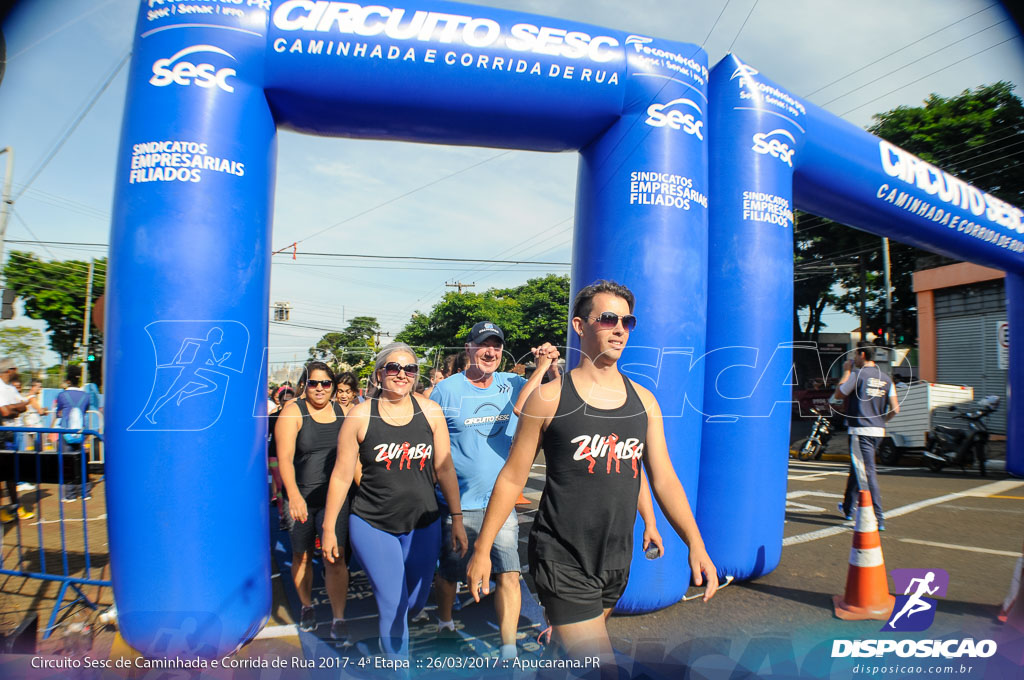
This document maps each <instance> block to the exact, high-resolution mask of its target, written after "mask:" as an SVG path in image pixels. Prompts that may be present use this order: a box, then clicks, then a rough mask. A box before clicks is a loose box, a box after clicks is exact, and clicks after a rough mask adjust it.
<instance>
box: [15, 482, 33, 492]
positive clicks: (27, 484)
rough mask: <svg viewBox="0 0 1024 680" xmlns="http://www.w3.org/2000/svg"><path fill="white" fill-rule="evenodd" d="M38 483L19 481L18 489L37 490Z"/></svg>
mask: <svg viewBox="0 0 1024 680" xmlns="http://www.w3.org/2000/svg"><path fill="white" fill-rule="evenodd" d="M35 490H36V485H35V484H33V483H31V482H18V491H35Z"/></svg>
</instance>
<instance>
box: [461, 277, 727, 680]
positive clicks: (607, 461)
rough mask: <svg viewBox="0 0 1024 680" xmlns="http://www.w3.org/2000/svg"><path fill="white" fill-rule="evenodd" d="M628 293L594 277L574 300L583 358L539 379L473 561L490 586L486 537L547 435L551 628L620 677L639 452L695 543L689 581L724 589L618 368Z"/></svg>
mask: <svg viewBox="0 0 1024 680" xmlns="http://www.w3.org/2000/svg"><path fill="white" fill-rule="evenodd" d="M633 302H634V300H633V294H632V293H631V292H630V291H629V289H628V288H626V287H625V286H622V285H620V284H617V283H614V282H609V281H599V282H597V283H595V284H592V285H590V286H587V287H586V288H584V289H582V290H581V291H580V292H579V293H578V294H577V296H576V300H575V301H574V303H573V318H572V327H573V331H574V332H575V333H577V334H578V335H579V337H580V352H581V355H582V356H581V359H580V363H579V366H577V367H576V368H575V369H573V370H572V371H570V372H569V373H568V374H566V375H564V376H562V379H561V380H560V381H552V382H550V383H547V384H545V385H541V386H540V387H539V388H537V390H536V391H535V392H534V393H533V394H532V395H531V396H530V398H529V399H528V400H527V402H526V404H525V406H524V407H523V412H522V416H521V417H520V422H519V428H518V430H517V431H516V436H515V440H514V441H513V443H512V450H511V452H510V453H509V457H508V462H507V463H506V464H505V467H504V468H503V469H502V471H501V473H500V474H499V476H498V480H497V482H496V483H495V485H494V491H493V492H492V493H491V499H490V502H489V503H488V505H487V514H486V516H485V518H484V524H483V528H482V529H481V531H480V536H479V538H478V539H477V541H476V545H475V546H474V554H473V558H472V560H471V561H470V563H469V567H468V570H467V581H468V583H469V584H470V590H471V591H472V592H473V597H474V598H477V599H479V593H480V592H483V594H485V595H486V594H487V593H488V589H489V585H488V582H487V579H488V576H489V574H490V573H491V565H490V550H491V543H492V542H493V541H494V537H495V535H496V534H497V533H498V530H499V528H500V527H501V523H502V521H504V518H505V517H507V516H508V513H509V512H510V511H511V510H512V507H513V505H514V503H515V500H516V498H517V497H518V495H519V493H520V492H521V491H522V489H523V487H524V486H525V485H526V481H527V479H528V477H529V474H530V467H531V465H532V464H533V460H534V457H535V456H536V454H537V450H538V448H539V447H540V445H541V444H542V443H543V446H544V455H545V458H546V462H547V481H546V484H545V488H544V495H543V496H542V498H541V502H540V509H539V510H538V512H537V518H536V519H535V520H534V524H533V530H532V531H531V533H530V545H529V558H530V570H531V572H532V573H533V576H534V581H535V583H536V586H537V594H538V596H539V597H540V600H541V604H543V605H544V609H545V613H546V615H547V617H548V619H549V620H550V621H551V623H552V625H553V627H554V632H555V634H556V635H557V636H558V638H559V640H560V642H561V644H562V645H563V646H564V647H565V649H566V650H567V652H568V653H569V654H570V655H572V656H573V657H576V658H583V657H593V656H599V657H601V662H602V663H601V669H602V674H603V675H604V674H606V675H608V676H610V677H615V674H616V669H615V667H614V663H615V657H614V655H613V654H612V649H611V642H610V641H609V639H608V630H607V628H606V626H605V620H606V619H607V617H608V615H609V614H611V610H612V607H613V606H614V605H615V602H616V601H617V600H618V598H619V597H620V596H621V595H622V592H623V591H624V590H625V588H626V580H627V578H628V576H629V565H630V561H631V558H632V548H633V524H634V522H635V520H636V514H637V497H638V493H639V492H640V482H641V475H640V469H641V464H642V465H643V466H644V467H646V471H647V476H648V478H649V479H650V486H651V489H652V490H653V492H654V497H655V498H656V499H657V501H658V504H659V505H660V506H661V509H662V511H663V512H664V513H665V516H666V517H667V518H668V520H669V522H670V523H671V524H672V526H673V527H674V528H675V530H676V532H677V533H678V534H679V536H680V538H682V539H683V541H684V542H685V543H686V544H687V546H689V548H690V567H691V569H692V571H693V575H694V583H695V584H696V585H698V586H699V585H702V584H703V582H704V580H705V579H706V580H707V589H706V592H705V595H704V600H705V601H707V600H708V599H710V598H711V597H712V596H713V595H714V594H715V591H716V590H717V589H718V574H717V571H716V569H715V565H714V564H713V563H712V561H711V558H710V557H709V556H708V553H707V550H706V549H705V548H704V541H703V540H702V539H701V536H700V531H698V529H697V523H696V522H695V521H694V518H693V513H692V511H691V510H690V505H689V502H688V501H687V500H686V493H685V491H683V486H682V484H680V482H679V478H678V477H677V476H676V473H675V469H674V468H673V467H672V461H671V459H670V458H669V454H668V447H667V445H666V443H665V431H664V427H663V424H662V416H661V409H660V407H659V406H658V402H657V400H655V398H654V395H653V394H651V393H650V391H648V390H647V389H645V388H643V387H641V386H639V385H637V384H635V383H633V382H632V381H631V380H629V379H628V378H627V377H626V376H624V375H623V374H622V373H620V372H619V369H618V365H617V362H618V359H619V357H620V356H621V354H622V351H623V350H624V349H625V347H626V341H627V340H628V339H629V331H630V330H632V329H633V327H634V326H635V325H636V317H634V316H633V314H632V312H633Z"/></svg>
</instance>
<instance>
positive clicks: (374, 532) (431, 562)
mask: <svg viewBox="0 0 1024 680" xmlns="http://www.w3.org/2000/svg"><path fill="white" fill-rule="evenodd" d="M348 530H349V540H350V541H351V543H352V551H353V552H354V553H355V554H356V556H357V557H358V558H359V561H360V562H361V563H362V565H363V568H364V569H366V575H367V577H369V579H370V585H372V586H373V596H374V598H375V599H376V600H377V611H378V612H379V613H380V646H381V650H382V651H383V652H384V653H385V654H392V655H399V656H408V655H409V623H408V618H409V612H410V611H419V610H420V609H422V608H423V605H424V604H426V602H427V595H429V594H430V583H431V581H432V580H433V577H434V568H435V567H436V566H437V555H438V552H439V551H440V547H441V521H440V519H438V520H437V521H435V522H433V523H432V524H430V525H428V526H425V527H423V528H422V529H413V530H412V531H410V532H409V533H407V534H392V533H389V532H387V531H381V530H380V529H375V528H374V527H372V526H370V524H368V523H367V522H366V520H363V519H361V518H359V517H357V516H356V515H354V514H352V515H349V518H348ZM403 564H404V565H405V569H404V578H401V576H402V572H400V571H398V569H399V565H403Z"/></svg>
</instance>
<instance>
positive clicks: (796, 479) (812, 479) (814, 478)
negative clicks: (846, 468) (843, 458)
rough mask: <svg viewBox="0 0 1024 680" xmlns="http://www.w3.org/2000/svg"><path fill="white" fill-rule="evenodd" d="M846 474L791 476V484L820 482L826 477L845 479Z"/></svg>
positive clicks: (828, 473)
mask: <svg viewBox="0 0 1024 680" xmlns="http://www.w3.org/2000/svg"><path fill="white" fill-rule="evenodd" d="M845 476H846V472H814V473H811V474H807V475H789V476H788V479H789V481H791V482H820V481H821V480H823V479H825V478H826V477H845Z"/></svg>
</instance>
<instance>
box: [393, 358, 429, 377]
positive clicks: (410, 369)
mask: <svg viewBox="0 0 1024 680" xmlns="http://www.w3.org/2000/svg"><path fill="white" fill-rule="evenodd" d="M402 371H405V374H406V375H417V374H418V373H419V372H420V367H419V366H417V365H416V364H406V365H405V366H402V365H401V364H399V363H398V362H397V361H389V362H388V363H386V364H384V375H386V376H388V377H389V378H393V377H395V376H396V375H398V374H399V373H401V372H402Z"/></svg>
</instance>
